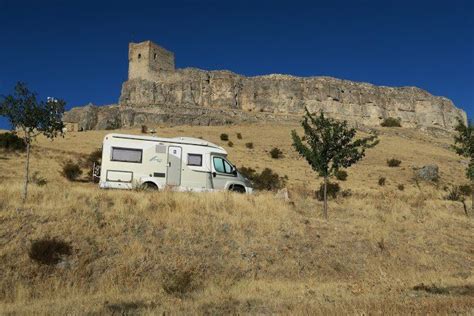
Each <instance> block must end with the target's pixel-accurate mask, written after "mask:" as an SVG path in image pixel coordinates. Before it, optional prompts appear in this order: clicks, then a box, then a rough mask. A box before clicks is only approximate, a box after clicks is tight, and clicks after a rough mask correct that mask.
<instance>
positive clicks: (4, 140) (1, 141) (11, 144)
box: [0, 133, 26, 151]
mask: <svg viewBox="0 0 474 316" xmlns="http://www.w3.org/2000/svg"><path fill="white" fill-rule="evenodd" d="M0 148H3V149H5V150H8V151H25V150H26V143H25V141H24V140H23V138H20V137H18V136H17V135H16V134H13V133H1V134H0Z"/></svg>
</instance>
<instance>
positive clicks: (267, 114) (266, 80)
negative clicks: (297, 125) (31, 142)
mask: <svg viewBox="0 0 474 316" xmlns="http://www.w3.org/2000/svg"><path fill="white" fill-rule="evenodd" d="M130 47H131V48H130V49H129V54H130V56H129V60H130V66H129V69H130V71H129V80H128V81H126V82H125V83H124V84H123V86H122V93H121V96H120V101H119V105H113V106H109V107H90V106H88V107H84V108H83V109H78V108H75V109H73V110H71V111H70V112H68V113H67V114H66V116H65V120H68V121H70V122H74V123H79V125H80V126H81V128H83V129H104V128H115V127H126V126H135V125H140V124H153V123H155V124H159V123H171V124H196V125H209V124H226V123H237V122H242V121H245V122H253V121H261V120H291V119H300V118H301V115H302V114H303V113H304V109H305V107H307V108H308V109H309V110H310V111H311V112H317V111H319V110H322V111H324V112H325V113H327V114H328V115H329V116H331V117H334V118H336V119H344V120H347V121H349V122H351V123H353V124H363V125H367V126H379V125H380V123H381V121H382V120H383V119H384V118H388V117H394V118H400V120H401V123H402V126H403V127H417V128H439V129H443V130H452V129H453V128H454V127H455V125H456V124H457V120H458V118H461V119H462V120H464V121H466V114H465V113H464V111H462V110H460V109H458V108H456V107H455V106H454V104H453V103H452V102H451V101H450V100H449V99H447V98H444V97H437V96H433V95H431V94H430V93H428V92H426V91H424V90H422V89H419V88H416V87H400V88H392V87H382V86H375V85H372V84H368V83H359V82H353V81H348V80H340V79H335V78H330V77H294V76H289V75H265V76H256V77H245V76H241V75H238V74H235V73H233V72H230V71H205V70H200V69H195V68H185V69H174V68H171V67H174V59H173V58H174V57H173V55H172V54H168V55H167V58H168V59H169V60H167V63H166V65H168V66H167V68H166V69H163V66H160V67H162V68H160V69H161V70H156V69H157V67H158V66H157V65H158V63H157V65H155V66H153V67H152V66H150V65H149V64H153V63H154V61H153V60H152V58H151V56H152V55H153V49H158V48H159V47H158V46H156V45H154V44H153V43H151V42H144V43H140V44H131V46H130ZM160 49H161V48H160ZM161 50H163V49H161ZM160 52H161V51H160ZM135 54H137V56H138V59H137V60H134V59H133V58H134V56H135ZM142 56H145V57H142ZM146 56H148V57H149V58H150V60H145V61H144V58H146ZM156 56H157V55H156V54H155V57H156ZM144 62H146V63H144ZM147 63H148V64H147ZM170 65H171V66H170ZM173 69H174V70H173ZM131 70H133V72H132V71H131Z"/></svg>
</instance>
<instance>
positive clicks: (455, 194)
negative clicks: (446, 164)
mask: <svg viewBox="0 0 474 316" xmlns="http://www.w3.org/2000/svg"><path fill="white" fill-rule="evenodd" d="M445 199H446V200H449V201H463V200H464V197H463V194H462V192H461V190H460V189H459V187H458V186H457V185H455V186H453V187H452V188H451V189H449V190H448V195H446V196H445Z"/></svg>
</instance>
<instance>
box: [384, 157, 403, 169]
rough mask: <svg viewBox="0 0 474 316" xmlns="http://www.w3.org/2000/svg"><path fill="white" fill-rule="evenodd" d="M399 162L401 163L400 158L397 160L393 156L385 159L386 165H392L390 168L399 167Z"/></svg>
mask: <svg viewBox="0 0 474 316" xmlns="http://www.w3.org/2000/svg"><path fill="white" fill-rule="evenodd" d="M401 163H402V161H401V160H398V159H395V158H391V159H387V166H389V167H392V168H394V167H399V166H400V164H401Z"/></svg>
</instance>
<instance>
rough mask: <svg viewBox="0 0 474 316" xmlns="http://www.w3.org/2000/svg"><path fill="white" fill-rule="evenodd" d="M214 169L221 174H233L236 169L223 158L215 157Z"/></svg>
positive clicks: (213, 159)
mask: <svg viewBox="0 0 474 316" xmlns="http://www.w3.org/2000/svg"><path fill="white" fill-rule="evenodd" d="M212 161H213V163H214V169H215V170H216V172H219V173H232V172H233V171H234V167H233V166H232V165H231V164H230V163H229V162H228V161H227V160H225V159H224V158H222V157H213V158H212Z"/></svg>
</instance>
